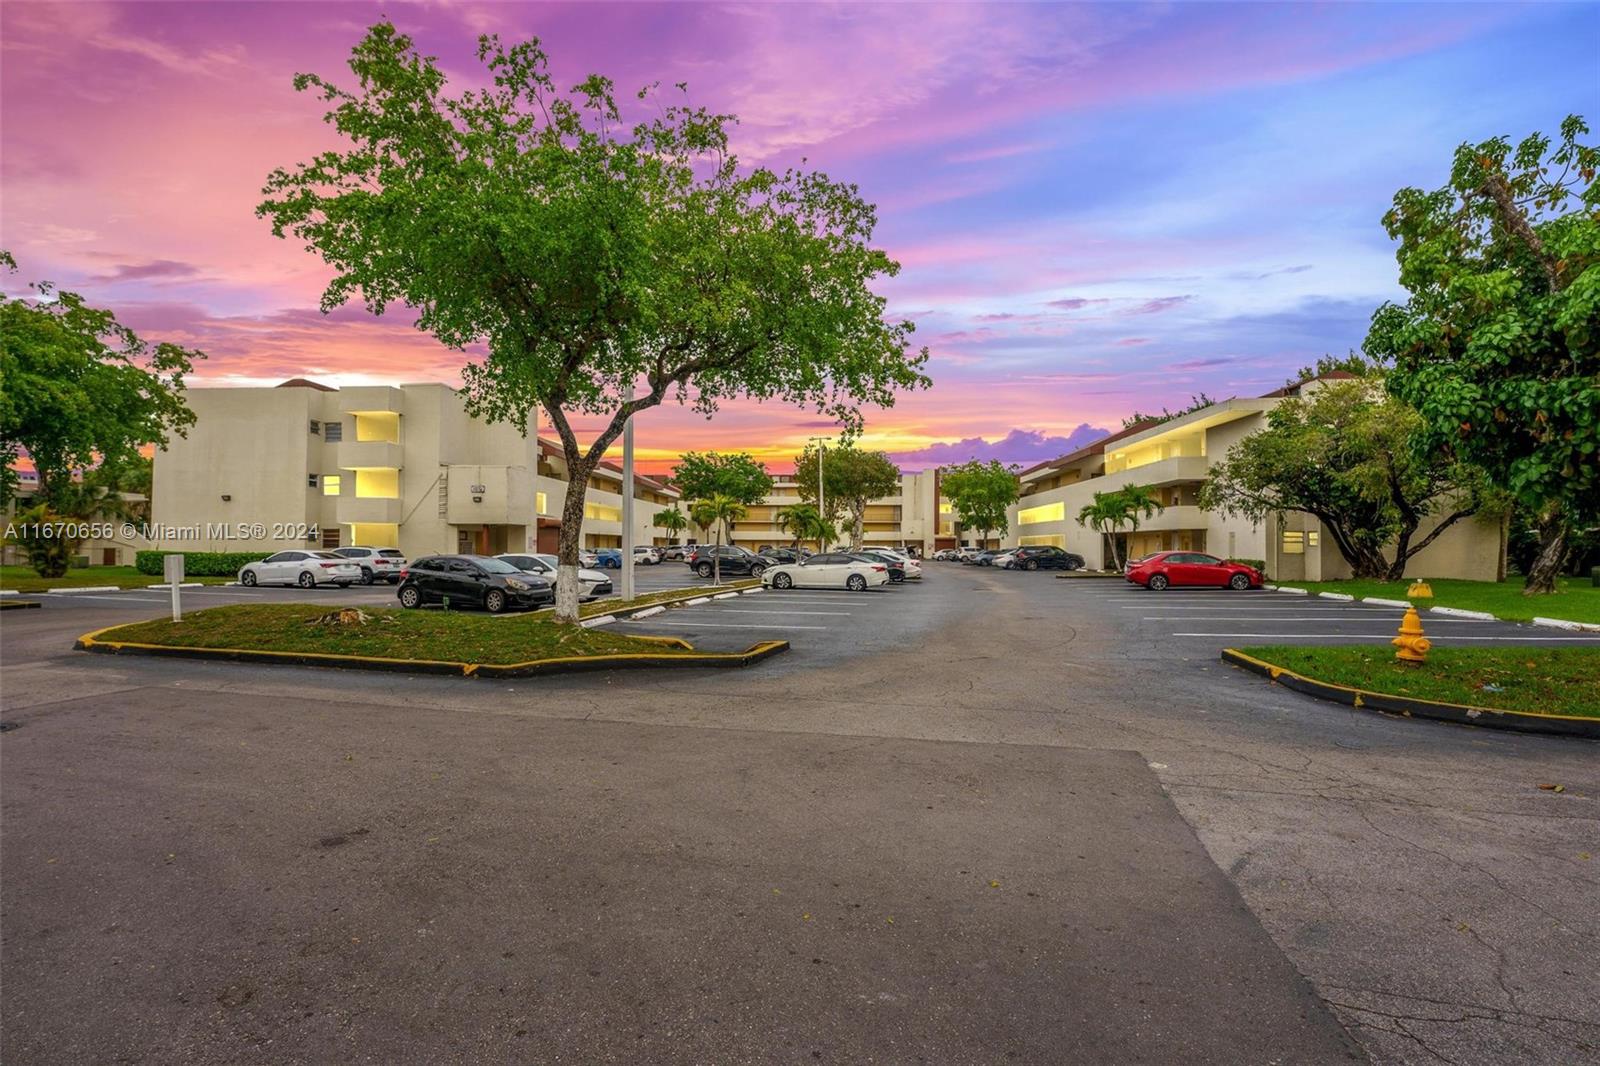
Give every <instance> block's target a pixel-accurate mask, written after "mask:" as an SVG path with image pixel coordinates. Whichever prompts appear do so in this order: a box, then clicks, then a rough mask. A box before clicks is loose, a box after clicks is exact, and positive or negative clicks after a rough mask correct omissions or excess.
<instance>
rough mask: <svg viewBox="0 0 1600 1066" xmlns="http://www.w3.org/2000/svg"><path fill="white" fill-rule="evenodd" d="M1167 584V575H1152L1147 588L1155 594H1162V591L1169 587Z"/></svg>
mask: <svg viewBox="0 0 1600 1066" xmlns="http://www.w3.org/2000/svg"><path fill="white" fill-rule="evenodd" d="M1167 584H1168V582H1167V575H1166V574H1152V575H1150V583H1149V584H1148V585H1146V586H1145V587H1146V588H1149V589H1151V590H1153V591H1155V592H1160V591H1161V590H1162V589H1164V588H1166V587H1167Z"/></svg>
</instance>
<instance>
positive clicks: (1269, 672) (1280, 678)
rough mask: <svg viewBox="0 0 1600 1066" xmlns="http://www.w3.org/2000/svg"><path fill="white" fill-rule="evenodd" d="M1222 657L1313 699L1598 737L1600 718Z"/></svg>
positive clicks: (1225, 653) (1232, 654)
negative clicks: (1475, 703)
mask: <svg viewBox="0 0 1600 1066" xmlns="http://www.w3.org/2000/svg"><path fill="white" fill-rule="evenodd" d="M1222 661H1223V662H1225V663H1228V664H1230V665H1232V666H1238V667H1241V668H1243V669H1245V670H1248V671H1250V672H1251V673H1253V674H1260V675H1261V676H1262V677H1265V678H1267V679H1268V680H1271V681H1274V682H1276V683H1278V684H1280V685H1282V686H1283V687H1284V688H1288V689H1293V690H1294V691H1296V692H1300V693H1303V694H1305V695H1307V696H1313V697H1315V698H1317V699H1322V700H1328V701H1330V702H1333V703H1342V704H1344V705H1345V706H1346V707H1356V708H1360V709H1362V710H1371V711H1381V712H1383V713H1385V714H1398V715H1400V716H1402V717H1405V718H1432V719H1434V720H1435V721H1439V722H1454V723H1456V724H1457V725H1474V726H1482V727H1484V728H1486V729H1504V730H1509V731H1511V732H1514V733H1542V734H1546V735H1550V736H1562V737H1582V738H1584V739H1587V740H1600V718H1582V717H1579V716H1577V715H1564V714H1529V713H1528V712H1526V711H1502V710H1498V709H1494V708H1489V707H1469V706H1467V705H1466V704H1463V703H1439V702H1435V701H1434V700H1414V699H1411V698H1409V697H1406V696H1391V695H1388V694H1387V693H1383V692H1369V691H1367V690H1366V689H1359V688H1347V687H1345V686H1344V685H1334V684H1330V683H1329V682H1326V681H1318V680H1316V679H1315V678H1311V677H1306V676H1304V675H1302V674H1297V673H1295V672H1294V671H1292V670H1287V669H1285V668H1283V667H1281V666H1276V665H1274V664H1272V663H1269V662H1266V661H1265V660H1263V659H1257V658H1255V657H1254V656H1250V655H1246V654H1245V653H1244V652H1242V651H1238V650H1237V649H1234V648H1224V649H1222Z"/></svg>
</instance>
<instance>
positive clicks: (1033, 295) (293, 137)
mask: <svg viewBox="0 0 1600 1066" xmlns="http://www.w3.org/2000/svg"><path fill="white" fill-rule="evenodd" d="M384 15H386V16H387V17H389V18H391V19H392V20H394V21H395V22H396V23H397V24H398V25H399V26H400V27H401V29H402V30H404V31H405V32H407V33H410V34H412V35H413V36H414V37H415V38H416V39H417V40H418V43H419V45H420V46H421V47H422V48H423V49H424V50H425V51H427V52H429V53H431V54H433V55H436V56H438V57H439V58H440V61H441V63H442V65H443V66H444V68H445V70H446V71H447V72H455V73H457V74H458V75H459V76H460V78H462V79H465V78H469V77H473V76H474V75H475V74H476V65H475V61H474V59H473V58H472V49H473V47H474V42H475V40H476V37H477V35H478V34H479V33H481V32H498V33H500V34H501V35H502V37H504V38H508V39H514V38H522V37H525V36H528V35H537V36H538V37H540V38H541V39H542V40H543V41H544V43H545V46H546V49H547V50H548V51H549V52H550V54H551V57H552V62H553V66H554V68H555V71H556V73H557V75H558V76H559V77H560V78H562V79H563V80H566V81H568V82H572V81H576V80H577V79H578V78H579V77H580V76H581V75H583V74H585V73H588V72H590V71H598V72H602V73H605V74H608V75H610V76H611V77H613V78H614V79H615V80H616V81H617V84H618V87H619V90H622V91H627V90H631V89H632V88H635V87H637V86H639V85H642V84H645V83H647V82H652V81H660V82H662V83H663V84H670V83H673V82H677V81H687V82H688V83H689V86H690V91H691V94H692V97H693V99H694V100H695V102H697V103H703V104H705V105H707V106H709V107H712V108H713V109H715V110H720V111H731V112H734V113H736V114H738V115H739V116H740V117H741V119H742V124H741V125H740V126H739V128H738V130H737V131H736V140H735V144H736V148H737V150H738V152H739V154H740V156H741V158H742V159H744V160H747V161H752V162H753V161H760V162H763V163H767V164H772V165H779V166H781V165H785V164H790V163H795V162H797V161H798V160H799V159H800V158H801V157H805V158H806V159H808V160H809V161H810V163H811V165H813V166H817V167H820V168H822V169H824V170H826V171H828V172H829V173H830V174H831V175H833V176H834V177H836V178H842V179H846V180H849V181H853V182H856V183H857V184H858V185H859V186H860V187H861V190H862V192H863V194H864V195H865V196H866V197H867V198H869V199H871V200H873V201H875V202H876V203H877V204H878V205H879V208H880V218H881V224H880V228H879V232H878V242H879V244H880V245H881V246H882V247H884V248H885V249H887V250H888V251H889V253H890V254H891V255H893V256H894V257H896V258H897V259H899V260H900V262H901V264H902V266H903V268H904V269H903V272H902V273H901V275H900V276H899V277H898V278H896V279H894V280H892V281H890V282H887V283H885V285H884V288H883V291H884V292H885V294H886V295H887V296H888V297H889V299H890V304H891V310H892V311H893V312H894V313H895V314H896V315H900V316H906V317H910V318H912V319H914V320H915V321H916V322H917V325H918V333H917V341H918V343H921V344H926V345H927V346H928V347H929V348H930V349H931V351H932V360H931V363H930V366H929V373H930V374H931V376H932V377H933V379H934V387H933V388H932V389H931V390H929V391H925V392H919V393H915V394H911V395H907V396H905V397H903V398H902V399H901V400H900V402H899V403H898V404H896V406H895V407H894V408H893V409H890V410H882V411H879V410H872V411H869V412H868V418H867V434H866V443H867V444H868V445H869V446H871V447H878V448H884V449H887V450H889V451H890V452H892V453H894V454H896V455H897V456H899V457H900V458H901V459H902V462H903V463H904V464H905V465H906V466H907V467H908V468H917V467H920V466H924V465H930V464H932V463H937V462H946V461H961V460H964V459H966V458H969V457H971V456H973V455H977V456H979V457H981V458H989V457H998V458H1001V459H1004V460H1007V461H1015V462H1020V463H1025V464H1026V463H1032V462H1036V461H1039V460H1042V459H1045V458H1049V457H1051V456H1054V455H1058V454H1060V453H1062V452H1064V451H1067V450H1071V448H1073V447H1075V446H1076V445H1077V444H1080V443H1082V442H1083V441H1085V440H1088V439H1092V437H1094V436H1096V435H1098V433H1097V427H1098V428H1099V429H1109V428H1115V427H1116V426H1118V425H1119V424H1120V422H1121V419H1122V418H1123V417H1124V416H1125V415H1126V414H1128V413H1129V412H1130V411H1131V410H1133V409H1134V408H1141V409H1145V410H1150V409H1159V408H1161V407H1162V406H1164V405H1165V406H1177V405H1180V404H1183V403H1185V402H1186V401H1187V400H1188V398H1189V396H1190V395H1191V394H1192V393H1195V392H1199V391H1201V390H1204V391H1205V392H1207V393H1208V394H1210V395H1212V396H1216V397H1224V396H1232V395H1254V394H1259V393H1261V392H1264V391H1267V390H1269V389H1272V388H1275V387H1277V386H1278V385H1281V384H1282V383H1283V382H1284V380H1285V378H1286V377H1288V376H1289V375H1290V374H1291V373H1293V372H1294V370H1295V369H1296V368H1298V367H1300V366H1303V365H1306V364H1308V363H1310V362H1312V361H1314V360H1315V359H1316V358H1317V357H1319V356H1321V355H1323V354H1325V353H1329V352H1332V353H1341V354H1342V353H1343V352H1345V351H1346V350H1348V349H1350V348H1353V347H1357V346H1359V345H1360V343H1361V339H1362V337H1363V335H1364V333H1365V330H1366V323H1367V320H1368V318H1369V317H1370V315H1371V313H1372V310H1373V309H1374V308H1375V307H1376V306H1377V305H1378V304H1379V303H1380V302H1381V301H1383V300H1384V299H1387V298H1390V297H1393V296H1395V295H1397V292H1398V290H1397V288H1396V286H1395V281H1394V278H1395V265H1394V259H1393V252H1392V248H1391V247H1390V245H1389V242H1388V240H1387V238H1386V237H1385V236H1384V233H1383V231H1382V228H1381V226H1380V225H1379V218H1380V217H1381V216H1382V214H1383V212H1384V210H1385V208H1386V207H1387V205H1388V202H1389V199H1390V197H1391V196H1392V195H1393V193H1394V191H1395V189H1397V188H1399V187H1400V186H1402V185H1407V184H1416V185H1423V186H1428V187H1433V186H1437V185H1438V184H1440V183H1442V181H1443V180H1444V177H1445V172H1446V168H1447V166H1448V163H1449V159H1450V153H1451V151H1452V149H1453V148H1454V147H1455V146H1456V145H1457V144H1459V143H1460V142H1462V141H1465V140H1477V139H1482V138H1484V137H1488V136H1492V135H1494V134H1500V133H1504V134H1508V135H1511V136H1513V137H1520V136H1521V135H1523V134H1525V133H1527V132H1530V131H1532V130H1535V129H1539V130H1546V131H1552V130H1554V129H1555V127H1556V125H1557V124H1558V123H1559V122H1560V120H1561V118H1562V117H1564V116H1565V115H1567V114H1568V113H1571V112H1578V113H1582V114H1585V115H1586V116H1588V117H1589V118H1590V119H1591V121H1594V120H1597V119H1600V75H1597V66H1596V61H1595V56H1596V55H1600V5H1596V4H1593V3H1587V4H1537V5H1499V4H1468V5H1461V6H1455V5H1450V4H1420V3H1418V4H1401V5H1392V4H1328V5H1310V4H1304V5H1301V4H1295V5H1270V4H1238V5H1224V4H1199V3H1196V4H1153V5H1138V4H1116V5H1106V6H1100V5H1089V4H1082V5H1079V4H1051V5H1028V4H1006V5H996V6H971V5H963V6H938V5H928V6H923V5H910V4H896V5H882V6H874V5H861V4H850V5H844V4H841V5H817V6H804V5H791V4H784V5H760V4H744V5H740V4H726V5H725V4H711V3H706V4H655V5H638V4H624V3H617V4H601V5H586V6H564V5H559V4H534V5H521V4H509V3H508V4H469V3H446V2H433V3H426V4H420V5H411V4H402V3H387V4H382V5H378V4H358V3H319V4H309V3H305V4H301V3H264V4H253V3H228V4H221V3H219V4H199V3H177V4H155V3H121V4H99V3H70V4H46V3H28V2H11V0H8V2H7V3H6V4H5V5H4V6H3V7H0V42H3V48H4V53H3V71H0V206H3V215H0V246H3V247H6V248H9V249H10V250H11V251H12V252H13V253H14V254H15V255H16V258H17V260H18V262H19V264H20V266H21V271H20V273H19V274H17V275H15V276H14V277H12V278H10V279H8V280H7V281H6V282H5V284H6V289H7V291H8V292H13V293H15V292H19V291H21V290H22V289H23V287H24V283H25V282H26V281H29V280H35V279H50V280H52V281H55V282H56V283H58V284H60V285H62V286H64V287H68V288H73V289H76V290H78V291H80V292H83V293H85V294H86V295H88V296H89V297H91V298H92V299H93V300H94V301H95V302H97V303H100V304H103V305H106V306H110V307H112V308H114V309H115V310H116V311H117V313H118V315H119V316H120V317H121V318H122V319H123V321H125V322H127V323H128V324H130V325H132V326H134V327H135V328H136V329H138V330H140V331H141V332H142V333H143V334H144V335H145V336H147V337H148V338H150V339H158V340H171V341H176V342H179V343H182V344H186V345H190V346H194V347H199V348H202V349H204V350H205V351H206V352H207V353H208V355H209V359H208V360H207V361H206V362H205V363H204V364H202V366H201V368H200V373H199V375H198V379H199V382H200V383H202V384H275V383H277V382H278V381H281V380H283V379H284V378H288V377H295V376H304V377H310V378H314V379H316V380H320V381H324V382H327V383H329V384H356V383H365V382H394V381H419V380H444V381H450V382H455V381H457V380H458V375H459V369H460V360H461V356H459V355H458V354H457V353H454V352H451V351H449V350H447V349H445V348H443V347H442V346H440V345H438V344H437V343H435V342H434V341H432V340H431V339H430V338H429V337H427V336H426V335H423V334H419V333H417V332H416V331H415V330H414V329H412V328H411V326H410V318H409V317H408V316H406V315H404V314H399V315H389V316H385V317H384V318H382V319H374V318H371V317H369V316H368V315H367V314H366V313H365V312H364V311H362V310H361V309H360V308H358V307H347V308H344V309H342V310H340V311H338V312H336V313H334V314H333V315H329V316H324V315H322V314H320V313H319V312H318V310H317V299H318V295H319V293H320V292H321V289H322V286H323V284H324V283H325V281H326V279H327V277H328V271H327V269H326V268H325V267H324V266H323V265H322V263H321V262H320V261H319V260H318V259H316V258H315V257H313V256H312V255H310V254H309V253H307V252H305V251H303V250H302V249H301V248H299V247H298V246H297V245H296V244H294V243H291V242H287V241H278V240H275V239H273V238H272V236H271V235H270V233H269V232H268V229H267V226H266V224H265V223H264V222H262V221H261V220H259V219H257V218H256V217H255V216H254V213H253V209H254V206H255V204H256V203H257V202H258V201H259V199H260V195H259V193H260V188H261V185H262V182H263V180H264V178H265V177H266V175H267V173H268V172H269V171H270V170H271V169H272V168H273V167H275V166H279V165H288V164H292V163H294V162H298V161H300V160H303V159H305V158H307V157H308V155H309V154H310V153H312V152H313V151H315V150H317V149H318V148H319V147H322V146H325V145H327V144H328V143H329V137H330V134H329V132H328V131H327V129H326V128H325V127H324V126H323V125H322V122H321V112H322V108H321V107H320V106H319V105H318V103H317V102H316V101H315V100H314V99H312V98H311V97H309V96H307V95H302V94H297V93H295V92H293V90H292V88H291V86H290V78H291V76H292V75H293V74H294V73H295V72H297V71H315V72H317V73H322V74H326V75H332V76H333V77H334V78H335V80H339V81H348V80H349V79H348V72H347V71H346V69H345V67H344V60H345V58H346V56H347V55H348V51H349V48H350V46H351V45H352V44H353V43H354V42H355V41H356V40H357V39H359V37H360V36H361V34H362V32H363V30H364V28H365V27H366V26H367V25H368V24H369V23H371V22H373V21H375V20H377V19H378V18H379V17H380V16H384ZM830 428H831V427H830V426H829V425H828V424H826V423H820V422H819V421H818V420H817V418H816V416H815V415H814V414H812V413H810V412H806V411H803V410H794V409H791V408H787V407H777V406H774V405H771V404H768V405H756V404H753V403H746V404H730V405H728V406H727V407H725V408H724V410H723V411H722V412H721V413H720V414H719V415H718V416H717V418H716V419H715V420H714V421H710V422H707V421H706V420H704V419H702V418H700V417H698V416H695V415H693V414H691V413H689V412H687V411H684V410H681V409H677V408H673V407H666V408H662V409H660V410H658V411H653V412H651V413H650V414H648V415H646V416H644V417H643V418H642V419H641V420H640V423H639V426H638V440H639V448H640V453H639V454H640V455H641V457H642V459H643V460H645V462H644V463H642V468H643V469H656V470H659V469H661V468H662V466H663V465H664V464H665V463H666V462H667V461H668V459H669V458H670V457H671V456H673V455H676V454H677V453H678V452H679V451H682V450H686V449H706V448H720V449H746V450H750V451H752V452H755V453H756V454H758V455H759V456H761V457H762V458H764V459H767V460H769V461H770V463H771V465H772V466H773V468H774V469H782V468H786V467H787V466H788V465H789V462H788V460H789V458H790V457H791V456H793V455H794V454H795V452H796V451H798V450H799V447H800V445H801V443H802V442H803V441H804V439H805V438H806V437H808V436H811V435H814V434H818V433H826V432H828V431H829V430H830Z"/></svg>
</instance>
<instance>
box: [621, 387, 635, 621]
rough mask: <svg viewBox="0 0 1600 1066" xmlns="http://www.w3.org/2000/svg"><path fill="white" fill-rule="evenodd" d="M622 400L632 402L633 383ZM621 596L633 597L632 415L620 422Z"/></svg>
mask: <svg viewBox="0 0 1600 1066" xmlns="http://www.w3.org/2000/svg"><path fill="white" fill-rule="evenodd" d="M622 402H623V403H625V404H627V403H632V402H633V385H632V384H631V383H630V384H629V385H628V387H627V388H625V389H623V390H622ZM622 598H623V599H624V600H631V599H633V417H632V416H631V415H630V416H629V418H628V420H627V421H626V422H624V423H622Z"/></svg>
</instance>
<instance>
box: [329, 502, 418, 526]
mask: <svg viewBox="0 0 1600 1066" xmlns="http://www.w3.org/2000/svg"><path fill="white" fill-rule="evenodd" d="M403 511H404V502H403V501H401V500H399V499H381V498H374V497H369V496H340V497H339V506H338V507H337V508H336V512H337V514H338V516H339V524H340V525H342V526H345V525H350V524H351V523H353V522H390V523H392V522H399V521H400V520H401V518H402V517H404V515H403Z"/></svg>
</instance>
